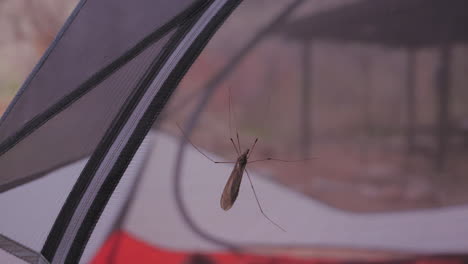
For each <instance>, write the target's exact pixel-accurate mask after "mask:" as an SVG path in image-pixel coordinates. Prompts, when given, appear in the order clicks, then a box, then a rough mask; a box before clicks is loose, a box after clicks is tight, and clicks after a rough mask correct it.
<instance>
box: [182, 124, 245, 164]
mask: <svg viewBox="0 0 468 264" xmlns="http://www.w3.org/2000/svg"><path fill="white" fill-rule="evenodd" d="M176 124H177V127H178V128H179V130H180V132H181V133H182V135H183V136H184V138H185V139H186V140H187V141H188V142H189V143H190V145H192V147H193V148H195V149H196V150H197V151H198V152H200V154H202V155H203V156H205V157H206V158H207V159H209V160H211V161H212V162H213V163H236V162H237V161H216V160H214V159H212V158H210V157H209V156H208V155H206V154H205V153H203V151H201V150H200V149H199V148H198V147H197V146H195V144H193V143H192V141H190V139H189V138H188V137H187V135H185V133H184V131H183V130H182V128H181V127H180V126H179V124H178V123H176Z"/></svg>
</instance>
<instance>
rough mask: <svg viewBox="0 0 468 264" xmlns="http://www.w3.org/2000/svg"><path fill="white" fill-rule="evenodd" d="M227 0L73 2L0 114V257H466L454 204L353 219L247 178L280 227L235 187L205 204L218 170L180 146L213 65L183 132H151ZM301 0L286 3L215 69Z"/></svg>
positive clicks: (257, 173)
mask: <svg viewBox="0 0 468 264" xmlns="http://www.w3.org/2000/svg"><path fill="white" fill-rule="evenodd" d="M240 2H241V1H238V0H209V1H207V0H204V1H199V0H176V1H174V0H173V1H168V0H158V1H149V0H137V1H123V0H113V1H110V0H104V1H94V0H82V1H80V3H79V4H78V5H77V7H76V8H75V10H74V11H73V13H72V15H71V16H70V17H69V19H68V20H67V21H66V23H65V25H64V26H63V28H62V29H61V31H60V32H59V34H58V35H57V37H56V39H55V40H54V42H53V43H52V44H51V46H50V47H49V49H48V50H47V51H46V52H45V54H44V55H43V57H42V58H41V60H40V61H39V63H38V64H37V66H36V67H35V68H34V70H33V71H32V73H31V74H30V75H29V77H28V78H27V80H26V81H25V82H24V84H23V86H22V87H21V89H20V90H19V92H18V93H17V95H16V97H15V98H14V99H13V101H12V102H11V104H10V105H9V107H8V109H7V110H6V112H5V113H4V114H3V116H2V119H1V120H0V208H1V211H2V217H1V224H0V249H1V250H0V262H1V263H341V262H348V261H357V262H359V261H374V262H382V261H388V260H389V259H390V261H394V260H398V261H400V262H401V263H419V262H421V263H424V261H428V262H431V263H463V261H465V262H466V259H467V257H466V254H467V252H466V248H468V244H467V242H466V239H464V238H465V237H466V236H467V235H468V227H467V225H466V224H465V223H468V207H467V206H466V205H457V206H451V207H444V208H437V209H425V210H414V211H408V212H403V213H398V214H396V213H393V212H387V213H379V214H375V215H359V214H353V213H349V212H343V211H339V210H336V209H333V208H331V207H328V206H325V205H324V204H322V203H320V202H317V201H314V200H311V199H310V198H308V197H306V196H304V195H301V194H299V193H297V192H295V191H293V190H291V189H290V188H287V187H286V186H283V185H281V184H278V183H277V182H275V181H272V180H271V179H270V178H269V176H268V174H269V172H268V171H267V170H266V171H264V170H261V169H258V170H252V171H251V176H252V178H253V179H254V182H255V188H256V189H257V190H258V191H259V192H261V194H262V197H269V198H274V202H271V201H270V202H267V201H264V200H263V199H262V202H263V204H264V205H268V209H267V213H268V215H270V216H272V218H274V219H275V220H276V221H278V222H280V223H281V225H282V226H284V227H285V229H286V230H287V232H282V231H281V230H278V229H277V228H276V227H275V226H274V225H270V224H269V223H268V221H266V220H265V219H264V218H263V217H262V215H261V214H259V212H258V207H257V204H256V203H255V200H253V199H254V198H255V197H253V196H252V192H251V190H250V189H249V188H241V189H240V194H239V198H238V200H237V202H236V207H234V208H233V209H231V210H230V211H229V212H225V211H223V210H221V209H220V208H219V195H220V193H219V192H218V191H219V190H222V188H223V186H224V184H225V182H226V178H224V177H220V175H229V174H230V172H231V170H232V166H229V165H226V164H221V165H219V166H213V164H212V163H211V162H210V161H209V160H207V159H206V158H205V157H203V156H202V155H200V153H199V152H198V151H197V149H194V148H191V147H190V145H189V144H187V139H189V138H190V136H191V133H192V131H193V130H194V128H195V126H196V125H197V123H198V118H199V115H200V113H201V112H202V111H203V107H204V106H205V105H206V104H207V102H208V100H209V99H210V97H211V96H212V95H213V93H214V92H215V90H216V87H218V86H219V85H220V82H221V81H222V80H223V78H225V77H226V75H227V73H226V71H220V74H219V75H217V76H215V78H213V79H211V81H210V82H208V84H207V85H206V87H207V88H206V89H204V90H203V94H202V95H201V96H200V100H199V102H198V104H197V106H196V107H195V109H194V110H192V112H191V116H190V118H189V119H188V122H186V123H185V124H184V125H183V128H182V131H185V133H186V134H185V136H183V134H180V133H179V136H174V134H172V133H168V132H167V131H163V130H156V129H151V128H152V126H153V124H154V122H155V121H158V118H160V117H161V112H162V111H163V109H164V108H165V106H166V104H167V103H168V101H169V98H170V97H171V94H172V93H173V92H175V91H176V90H177V88H178V87H179V86H178V85H179V82H180V81H181V79H182V78H183V77H184V75H185V74H186V72H187V71H188V70H189V68H190V67H191V66H192V64H193V63H194V62H195V60H196V59H197V57H198V56H199V54H200V53H201V51H202V50H203V49H204V47H205V45H207V43H208V41H209V40H210V39H211V37H212V36H213V34H215V32H216V31H217V30H218V29H219V28H220V27H221V25H222V24H223V22H224V21H225V20H226V19H227V18H228V16H229V15H231V13H232V12H233V11H234V10H235V9H236V7H237V6H238V5H239V4H240ZM304 2H305V1H302V0H296V1H291V2H290V3H288V4H286V5H285V6H284V8H282V9H281V11H280V12H279V13H278V14H277V16H275V18H274V19H273V20H271V21H270V23H267V25H266V26H265V27H263V29H262V30H260V31H259V32H258V33H257V34H256V35H255V36H254V37H253V38H252V39H251V41H249V42H248V43H247V45H246V46H245V47H244V48H242V49H241V50H240V51H239V54H238V56H234V60H233V61H231V62H230V63H228V64H227V65H228V66H227V68H229V67H230V66H233V65H236V64H238V63H239V61H240V60H241V59H242V58H243V56H244V55H245V54H246V53H248V52H249V51H250V50H251V49H252V48H253V47H254V46H255V45H256V44H257V43H258V42H259V41H260V40H261V39H262V38H264V37H265V36H266V35H269V34H270V33H272V32H273V30H272V28H273V27H276V26H278V25H280V24H282V23H284V22H285V21H286V20H287V19H289V18H290V16H292V14H293V12H294V11H297V9H298V7H299V6H301V5H302V4H304ZM116 18H118V19H116ZM239 145H240V144H239ZM239 147H240V146H239ZM209 155H210V156H213V157H214V156H216V154H209ZM219 159H221V158H219ZM208 172H209V173H208ZM194 175H196V176H197V177H194ZM199 176H204V177H199ZM243 184H244V185H245V184H247V182H244V183H243ZM209 190H210V191H209ZM211 190H214V191H211ZM272 205H274V206H272ZM286 216H287V217H286ZM441 223H443V225H444V228H441ZM396 230H398V231H396ZM429 230H430V232H428V231H429ZM337 249H339V250H337ZM331 251H333V252H334V253H335V254H334V257H333V258H331V257H329V254H327V252H331ZM337 252H339V253H337Z"/></svg>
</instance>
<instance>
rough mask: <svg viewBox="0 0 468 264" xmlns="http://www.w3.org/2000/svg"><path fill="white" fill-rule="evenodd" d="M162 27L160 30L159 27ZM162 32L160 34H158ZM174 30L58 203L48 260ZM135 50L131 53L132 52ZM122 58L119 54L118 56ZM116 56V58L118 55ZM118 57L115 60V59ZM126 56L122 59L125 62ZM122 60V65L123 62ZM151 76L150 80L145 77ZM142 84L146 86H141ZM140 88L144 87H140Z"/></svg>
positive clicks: (189, 15) (187, 16)
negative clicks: (71, 187)
mask: <svg viewBox="0 0 468 264" xmlns="http://www.w3.org/2000/svg"><path fill="white" fill-rule="evenodd" d="M207 3H208V1H203V0H199V1H197V2H196V3H194V4H192V5H191V6H190V7H189V8H188V9H186V10H184V11H183V12H182V13H181V14H180V15H178V16H176V18H175V19H173V20H171V21H170V22H169V23H168V24H166V25H164V26H163V28H160V29H158V30H156V31H155V32H154V33H152V34H151V35H150V36H148V37H147V38H145V40H144V41H147V43H142V42H144V41H142V42H140V43H138V44H137V46H138V47H139V49H138V53H141V51H143V50H144V49H145V48H147V47H148V46H149V45H151V44H152V43H154V42H155V41H157V40H159V39H160V38H161V37H162V36H164V35H165V34H166V33H168V32H169V30H170V29H172V28H173V27H175V26H177V25H180V24H183V23H185V22H186V21H190V20H192V19H193V17H194V16H195V15H197V14H198V13H200V11H201V10H202V8H204V7H205V6H206V4H207ZM162 29H163V30H162ZM157 32H159V35H156V33H157ZM161 33H162V34H161ZM178 37H180V36H178V34H177V33H176V35H175V36H173V37H172V38H171V39H170V40H169V41H168V43H166V45H165V47H164V48H163V51H162V52H161V53H160V55H159V56H158V58H157V59H156V60H155V63H154V64H153V65H151V66H150V68H149V71H148V73H147V74H146V77H144V78H143V79H142V80H141V82H140V83H139V84H138V87H139V88H138V89H137V90H136V91H135V92H134V94H133V95H132V96H130V97H129V98H128V99H127V102H126V103H125V104H124V107H123V108H122V109H121V110H120V112H119V114H118V115H117V117H116V118H115V119H114V120H113V122H112V124H111V125H110V128H109V129H108V130H107V131H106V134H105V135H104V136H103V138H102V140H101V142H100V143H99V144H98V147H97V148H96V150H95V151H94V153H93V154H92V156H91V158H90V160H89V161H88V163H87V164H86V166H85V168H84V169H83V171H82V173H81V175H80V177H79V178H78V180H77V182H76V183H75V186H74V187H73V189H72V191H71V192H70V194H69V196H68V198H67V200H66V202H65V205H64V206H63V207H62V209H61V211H60V213H59V215H58V217H57V219H56V221H55V223H54V225H53V227H52V230H51V232H50V233H49V236H48V237H47V240H46V243H45V244H44V247H43V248H42V255H43V256H44V257H45V258H46V259H47V260H49V261H52V259H53V257H54V256H55V253H56V250H57V247H58V245H59V243H60V241H61V240H62V238H63V235H64V233H65V230H66V229H67V227H68V225H69V223H70V220H71V218H72V216H73V213H74V212H75V210H76V207H77V206H78V204H79V202H80V200H81V198H82V197H83V194H84V193H85V191H86V189H87V188H88V186H89V183H90V182H91V179H92V177H93V175H94V173H95V172H96V169H97V168H98V167H99V165H100V163H101V161H102V159H103V158H104V157H105V155H106V154H107V151H108V149H109V148H110V146H111V145H112V143H113V141H114V140H115V138H116V137H117V135H118V134H119V131H120V130H121V128H122V127H123V125H124V124H125V122H126V120H127V119H128V117H129V115H130V113H131V112H133V108H134V107H135V106H136V101H135V99H139V97H138V95H139V96H141V95H142V94H143V93H144V91H145V90H146V88H147V87H148V85H149V83H150V81H151V80H152V77H154V76H151V74H155V73H153V71H154V70H156V72H157V71H158V70H159V68H160V67H161V66H162V65H163V63H164V61H165V59H166V58H167V57H168V56H169V54H170V53H171V51H172V49H173V48H175V47H176V46H177V45H176V44H177V42H175V41H176V40H178ZM132 50H133V49H132ZM136 55H138V54H135V56H136ZM121 58H122V57H121ZM121 58H119V59H121ZM119 59H118V60H119ZM127 61H128V60H126V61H125V62H127ZM125 62H122V65H123V64H124V63H125ZM149 77H151V79H150V80H148V78H149ZM143 85H146V86H143ZM142 89H144V90H143V91H142Z"/></svg>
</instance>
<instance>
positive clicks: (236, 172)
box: [221, 162, 245, 211]
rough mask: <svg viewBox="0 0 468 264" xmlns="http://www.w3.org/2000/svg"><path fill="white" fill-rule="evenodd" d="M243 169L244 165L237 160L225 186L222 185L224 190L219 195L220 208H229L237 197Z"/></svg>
mask: <svg viewBox="0 0 468 264" xmlns="http://www.w3.org/2000/svg"><path fill="white" fill-rule="evenodd" d="M244 170H245V165H240V163H239V162H237V163H236V165H235V166H234V169H233V170H232V172H231V176H229V179H228V181H227V183H226V186H224V191H223V194H222V195H221V208H223V209H224V210H225V211H227V210H229V209H231V207H232V205H233V204H234V202H235V201H236V199H237V195H238V194H239V188H240V184H241V182H242V176H243V175H244Z"/></svg>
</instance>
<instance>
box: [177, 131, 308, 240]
mask: <svg viewBox="0 0 468 264" xmlns="http://www.w3.org/2000/svg"><path fill="white" fill-rule="evenodd" d="M177 126H178V128H179V129H180V131H181V133H182V134H183V135H184V137H185V138H186V140H187V141H188V142H189V143H190V144H191V145H192V146H193V147H194V148H195V149H196V150H197V151H198V152H199V153H200V154H202V155H203V156H205V157H206V158H207V159H209V160H210V161H212V162H213V163H216V164H219V163H233V164H234V168H233V170H232V172H231V175H230V176H229V178H228V180H227V182H226V185H225V186H224V190H223V193H222V194H221V200H220V205H221V208H222V209H223V210H225V211H227V210H229V209H231V208H232V206H233V205H234V203H235V202H236V199H237V196H238V195H239V189H240V185H241V182H242V178H243V176H244V172H245V173H246V174H247V178H248V179H249V183H250V187H251V188H252V191H253V194H254V196H255V200H256V201H257V205H258V208H259V209H260V212H261V213H262V215H263V216H264V217H265V218H266V219H267V220H268V221H270V222H271V223H272V224H273V225H275V226H276V227H278V228H279V229H281V230H282V231H284V232H286V230H285V229H284V228H282V227H281V226H280V225H278V224H277V223H275V222H274V221H273V220H271V219H270V217H268V216H267V215H266V214H265V212H264V211H263V208H262V206H261V205H260V200H259V199H258V196H257V193H256V191H255V188H254V186H253V183H252V178H251V177H250V174H249V171H248V170H247V168H246V167H247V164H249V163H254V162H259V161H269V160H271V161H281V162H297V161H304V160H282V159H274V158H266V159H258V160H252V161H249V158H250V156H251V154H252V153H253V150H254V148H255V145H256V144H257V142H258V138H256V139H255V141H254V143H253V144H252V147H251V148H248V149H246V150H245V151H244V152H242V149H241V145H240V140H239V134H238V133H237V146H236V143H234V140H233V139H232V137H231V138H230V140H231V143H232V145H233V146H234V149H235V150H236V153H237V155H238V158H237V160H236V161H216V160H214V159H212V158H211V157H209V156H208V155H206V154H205V153H203V151H201V150H200V149H199V148H198V147H197V146H196V145H195V144H193V143H192V142H191V141H190V139H189V138H188V137H187V135H185V133H184V132H183V130H182V128H181V127H180V126H179V124H177Z"/></svg>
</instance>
